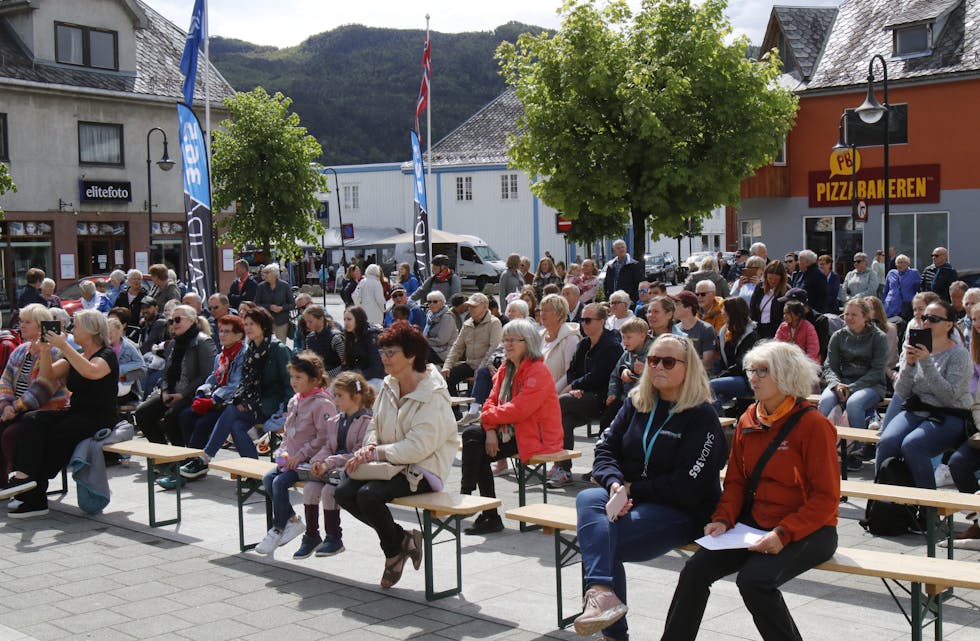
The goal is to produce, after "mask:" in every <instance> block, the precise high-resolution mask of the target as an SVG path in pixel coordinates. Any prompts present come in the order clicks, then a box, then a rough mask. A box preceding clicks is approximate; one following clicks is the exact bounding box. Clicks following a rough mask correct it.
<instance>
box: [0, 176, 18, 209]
mask: <svg viewBox="0 0 980 641" xmlns="http://www.w3.org/2000/svg"><path fill="white" fill-rule="evenodd" d="M8 191H17V185H15V184H14V179H13V178H11V177H10V170H9V169H7V165H5V164H3V163H2V162H0V196H2V195H4V194H5V193H7V192H8ZM2 219H3V207H0V220H2Z"/></svg>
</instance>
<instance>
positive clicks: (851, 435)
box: [835, 425, 881, 443]
mask: <svg viewBox="0 0 980 641" xmlns="http://www.w3.org/2000/svg"><path fill="white" fill-rule="evenodd" d="M835 427H836V428H837V438H838V439H842V440H845V441H858V442H861V443H877V442H878V441H880V440H881V433H880V432H877V431H875V430H866V429H862V428H860V427H845V426H843V425H835Z"/></svg>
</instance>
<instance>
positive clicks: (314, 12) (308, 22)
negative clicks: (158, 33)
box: [148, 0, 839, 47]
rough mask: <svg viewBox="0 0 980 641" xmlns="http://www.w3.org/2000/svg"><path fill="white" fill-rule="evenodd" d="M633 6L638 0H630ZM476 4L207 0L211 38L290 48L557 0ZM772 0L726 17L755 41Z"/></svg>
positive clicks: (173, 5)
mask: <svg viewBox="0 0 980 641" xmlns="http://www.w3.org/2000/svg"><path fill="white" fill-rule="evenodd" d="M629 1H630V5H631V6H633V7H634V8H638V7H639V6H640V0H629ZM148 2H149V4H150V5H151V6H152V7H153V8H154V9H156V10H157V11H159V12H160V13H162V14H163V15H164V16H166V17H167V18H169V19H170V20H171V21H173V22H174V24H176V25H177V26H179V27H180V28H181V29H187V26H188V25H189V24H190V15H191V9H192V8H193V6H194V0H148ZM475 4H477V3H468V2H460V1H459V0H421V1H419V0H355V1H353V2H337V1H334V2H328V1H327V0H275V1H274V2H270V1H269V0H208V12H209V17H210V22H211V28H210V32H211V35H214V36H224V37H227V38H238V39H240V40H246V41H248V42H252V43H255V44H263V45H274V46H277V47H289V46H293V45H298V44H299V43H301V42H302V41H303V40H305V39H306V38H307V37H309V36H311V35H313V34H316V33H321V32H324V31H329V30H330V29H333V28H334V27H337V26H340V25H344V24H355V23H356V24H363V25H367V26H370V27H394V28H398V29H424V28H425V14H426V13H428V14H430V15H431V18H432V19H431V23H430V24H431V28H432V30H433V31H444V32H460V31H490V30H491V29H493V28H494V27H497V26H499V25H501V24H503V23H505V22H509V21H511V20H516V21H518V22H523V23H526V24H534V25H539V26H542V27H548V28H555V27H557V26H558V24H559V21H558V17H557V15H556V13H555V10H556V8H557V7H558V6H560V4H561V2H560V0H493V2H481V3H479V4H478V6H479V8H478V9H476V8H474V5H475ZM773 4H774V2H773V0H729V7H728V16H729V18H730V20H731V22H732V26H733V27H734V29H735V31H736V32H737V33H745V34H747V35H748V36H749V38H750V39H751V41H752V43H753V44H759V43H760V41H761V40H762V34H763V32H764V31H765V28H766V22H767V21H768V20H769V13H770V11H771V9H772V6H773ZM779 4H787V5H792V6H804V5H810V6H836V5H837V4H839V0H782V2H779Z"/></svg>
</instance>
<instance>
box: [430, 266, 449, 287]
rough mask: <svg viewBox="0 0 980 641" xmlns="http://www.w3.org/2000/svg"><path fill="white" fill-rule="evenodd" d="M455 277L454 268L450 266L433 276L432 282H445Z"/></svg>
mask: <svg viewBox="0 0 980 641" xmlns="http://www.w3.org/2000/svg"><path fill="white" fill-rule="evenodd" d="M452 277H453V270H451V269H449V268H448V267H447V268H446V269H444V270H442V271H441V272H440V273H438V274H435V275H433V276H432V282H435V283H445V282H446V281H447V280H449V279H450V278H452Z"/></svg>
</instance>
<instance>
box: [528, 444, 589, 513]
mask: <svg viewBox="0 0 980 641" xmlns="http://www.w3.org/2000/svg"><path fill="white" fill-rule="evenodd" d="M581 456H582V453H581V452H579V451H578V450H559V451H557V452H549V453H547V454H535V455H534V456H532V457H531V458H530V459H528V461H527V464H526V465H525V464H524V463H523V462H522V461H521V459H519V458H518V457H516V456H515V457H514V469H515V470H516V471H517V503H518V505H521V506H524V505H527V484H528V482H529V481H531V480H534V479H537V480H538V481H540V482H541V501H542V502H543V503H547V502H548V463H558V462H560V461H571V460H574V459H577V458H580V457H581ZM520 528H521V532H527V531H528V530H537V529H539V527H538V526H536V525H529V524H527V523H523V522H522V523H521V524H520Z"/></svg>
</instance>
